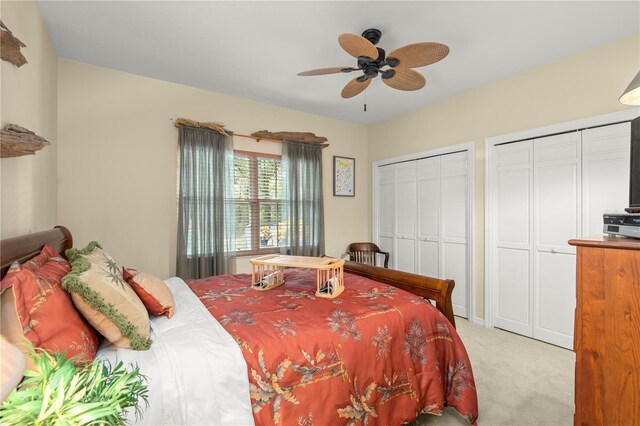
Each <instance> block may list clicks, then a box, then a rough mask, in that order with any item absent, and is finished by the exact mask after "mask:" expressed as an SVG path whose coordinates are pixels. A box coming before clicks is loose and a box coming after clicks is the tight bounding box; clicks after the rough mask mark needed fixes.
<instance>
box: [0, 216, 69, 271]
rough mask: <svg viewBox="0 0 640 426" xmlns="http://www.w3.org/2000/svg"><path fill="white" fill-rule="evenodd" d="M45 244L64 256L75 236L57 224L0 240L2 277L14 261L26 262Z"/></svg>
mask: <svg viewBox="0 0 640 426" xmlns="http://www.w3.org/2000/svg"><path fill="white" fill-rule="evenodd" d="M45 244H48V245H50V246H51V247H53V248H54V249H56V251H58V252H59V253H60V254H62V255H63V256H64V251H65V250H67V249H69V248H71V247H73V237H72V236H71V232H70V231H69V230H68V229H67V228H65V227H64V226H56V227H55V228H53V229H50V230H48V231H42V232H34V233H33V234H27V235H21V236H19V237H15V238H7V239H6V240H2V241H0V259H1V262H0V263H1V267H2V270H1V274H0V277H4V275H5V274H6V273H7V270H8V269H9V266H11V264H12V263H13V262H16V261H18V262H26V261H27V260H29V259H31V258H32V257H34V256H35V255H37V254H38V253H40V251H41V250H42V247H44V245H45Z"/></svg>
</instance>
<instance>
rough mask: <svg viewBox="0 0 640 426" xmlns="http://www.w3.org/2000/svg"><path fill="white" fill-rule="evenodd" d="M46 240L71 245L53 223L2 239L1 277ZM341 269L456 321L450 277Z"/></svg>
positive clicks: (350, 265) (358, 266) (355, 266)
mask: <svg viewBox="0 0 640 426" xmlns="http://www.w3.org/2000/svg"><path fill="white" fill-rule="evenodd" d="M45 244H48V245H50V246H51V247H53V248H54V249H56V250H57V251H58V252H59V253H61V254H62V255H64V252H65V250H67V249H69V248H71V247H73V237H72V235H71V232H70V231H69V230H68V229H67V228H65V227H64V226H56V227H55V228H54V229H50V230H48V231H42V232H35V233H33V234H27V235H22V236H19V237H14V238H8V239H5V240H2V241H1V242H0V260H1V262H0V264H1V265H0V266H1V268H2V270H1V275H0V277H4V275H5V274H6V273H7V270H8V269H9V266H11V264H12V263H13V262H16V261H18V262H25V261H27V260H29V259H31V258H32V257H34V256H36V255H37V254H38V253H40V250H42V247H44V245H45ZM344 271H345V272H349V273H352V274H356V275H360V276H362V277H366V278H370V279H372V280H376V281H380V282H383V283H385V284H389V285H392V286H394V287H397V288H400V289H402V290H405V291H408V292H410V293H413V294H415V295H417V296H420V297H426V298H427V299H430V300H433V301H435V302H436V308H438V309H439V310H440V311H441V312H442V313H443V314H444V315H445V316H446V317H447V319H448V320H449V322H451V324H452V325H453V326H454V327H455V325H456V323H455V318H454V317H453V306H452V305H451V292H452V291H453V287H454V286H455V283H454V282H453V280H441V279H437V278H431V277H425V276H423V275H417V274H410V273H408V272H402V271H396V270H393V269H386V268H380V267H377V266H370V265H364V264H362V263H356V262H351V261H345V263H344Z"/></svg>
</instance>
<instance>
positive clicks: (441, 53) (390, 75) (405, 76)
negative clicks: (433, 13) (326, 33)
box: [298, 28, 449, 98]
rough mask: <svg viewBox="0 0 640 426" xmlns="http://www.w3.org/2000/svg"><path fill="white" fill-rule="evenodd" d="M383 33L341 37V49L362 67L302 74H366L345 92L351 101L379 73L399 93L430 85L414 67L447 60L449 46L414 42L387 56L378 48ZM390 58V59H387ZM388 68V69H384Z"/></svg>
mask: <svg viewBox="0 0 640 426" xmlns="http://www.w3.org/2000/svg"><path fill="white" fill-rule="evenodd" d="M380 37H382V32H381V31H380V30H377V29H375V28H370V29H368V30H365V31H364V32H363V33H362V36H359V35H356V34H349V33H345V34H341V35H340V37H338V43H340V46H342V48H343V49H344V50H345V51H346V52H347V53H348V54H349V55H351V56H353V57H354V58H357V59H358V67H357V68H353V67H348V66H345V67H331V68H320V69H315V70H310V71H303V72H301V73H298V75H301V76H310V75H324V74H337V73H341V72H342V73H349V72H353V71H362V72H363V74H362V75H361V76H359V77H356V78H354V79H353V80H351V81H350V82H348V83H347V85H346V86H344V89H342V93H341V95H342V97H343V98H351V97H354V96H356V95H357V94H359V93H361V92H362V91H363V90H365V89H366V88H367V87H368V86H369V84H370V83H371V80H372V79H374V78H376V77H377V76H378V74H380V77H382V81H383V82H384V83H385V84H386V85H387V86H389V87H392V88H394V89H398V90H419V89H422V88H423V87H424V86H425V84H427V82H426V80H425V78H424V77H423V76H422V74H420V73H419V72H417V71H414V70H412V69H411V68H418V67H424V66H427V65H430V64H433V63H435V62H438V61H440V60H442V59H444V58H445V57H446V56H447V55H448V54H449V47H448V46H446V45H444V44H441V43H432V42H425V43H413V44H408V45H406V46H403V47H401V48H399V49H396V50H394V51H392V52H390V53H389V54H388V55H386V53H385V51H384V50H383V49H381V48H379V47H376V46H375V45H376V44H378V42H379V41H380ZM385 55H386V56H385ZM384 67H388V68H386V69H384Z"/></svg>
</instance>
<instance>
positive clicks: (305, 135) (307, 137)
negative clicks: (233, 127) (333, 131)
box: [251, 130, 327, 144]
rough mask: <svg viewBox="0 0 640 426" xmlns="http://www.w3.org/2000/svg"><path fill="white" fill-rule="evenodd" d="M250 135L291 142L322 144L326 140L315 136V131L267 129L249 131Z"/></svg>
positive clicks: (257, 137)
mask: <svg viewBox="0 0 640 426" xmlns="http://www.w3.org/2000/svg"><path fill="white" fill-rule="evenodd" d="M251 136H253V137H254V138H256V139H257V140H260V139H273V140H278V141H285V140H286V141H292V142H306V143H315V144H323V143H325V142H326V141H327V138H325V137H324V136H316V134H315V133H310V132H270V131H268V130H260V131H259V132H253V133H251Z"/></svg>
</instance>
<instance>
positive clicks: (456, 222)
mask: <svg viewBox="0 0 640 426" xmlns="http://www.w3.org/2000/svg"><path fill="white" fill-rule="evenodd" d="M440 165H441V167H440V179H441V182H442V186H441V188H442V189H441V201H440V202H441V206H442V207H441V218H442V220H441V224H442V225H441V235H442V250H441V251H440V253H441V257H442V263H443V265H442V266H443V268H442V269H441V270H442V271H443V278H444V277H446V278H449V279H452V280H455V282H456V285H455V287H454V289H453V295H452V304H453V313H454V314H456V315H458V316H461V317H464V318H467V316H468V315H467V299H468V298H467V292H468V288H467V287H468V284H467V283H468V281H469V279H468V278H469V277H468V272H469V268H468V266H467V265H468V259H467V257H468V256H467V254H468V249H467V232H468V230H467V223H468V220H467V215H468V198H469V196H468V191H469V189H468V187H467V186H468V170H467V169H468V164H467V151H464V152H457V153H454V154H447V155H443V156H441V157H440Z"/></svg>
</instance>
